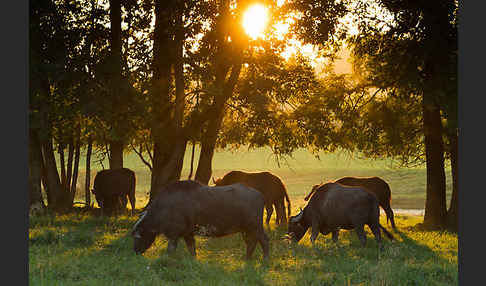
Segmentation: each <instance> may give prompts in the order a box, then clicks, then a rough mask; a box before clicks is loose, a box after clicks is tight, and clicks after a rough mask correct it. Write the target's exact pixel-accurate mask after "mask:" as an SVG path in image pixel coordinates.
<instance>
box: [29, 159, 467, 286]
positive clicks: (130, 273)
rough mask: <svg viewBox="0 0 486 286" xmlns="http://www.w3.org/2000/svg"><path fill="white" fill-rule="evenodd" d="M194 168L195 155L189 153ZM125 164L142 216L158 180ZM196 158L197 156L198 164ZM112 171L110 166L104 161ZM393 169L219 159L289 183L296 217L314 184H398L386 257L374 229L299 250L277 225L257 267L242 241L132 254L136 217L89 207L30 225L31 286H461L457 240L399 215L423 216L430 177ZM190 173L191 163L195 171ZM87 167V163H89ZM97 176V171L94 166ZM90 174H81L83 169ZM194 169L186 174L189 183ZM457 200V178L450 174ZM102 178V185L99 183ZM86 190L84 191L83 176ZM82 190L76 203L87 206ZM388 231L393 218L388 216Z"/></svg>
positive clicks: (227, 166)
mask: <svg viewBox="0 0 486 286" xmlns="http://www.w3.org/2000/svg"><path fill="white" fill-rule="evenodd" d="M186 155H187V157H186V160H187V162H188V161H189V156H190V154H186ZM125 158H126V159H125V165H126V166H127V167H129V168H132V169H133V170H135V172H136V175H137V208H140V207H143V206H144V205H145V202H146V200H147V196H146V195H147V192H148V190H149V182H150V174H149V172H148V169H147V168H146V167H145V166H144V165H143V164H142V163H141V162H140V160H139V159H138V158H137V157H136V156H135V155H134V154H127V156H126V157H125ZM196 158H197V157H196ZM103 164H104V166H105V167H106V166H107V163H106V162H104V163H103ZM390 164H391V163H390V161H386V160H382V161H367V160H352V159H350V158H349V157H346V156H345V155H342V154H341V155H339V154H328V155H324V154H323V155H322V156H321V160H320V161H319V160H317V159H315V158H314V157H313V156H312V155H311V154H309V153H307V152H305V151H299V152H297V153H296V154H295V156H294V158H292V159H288V161H287V163H283V162H281V165H280V168H279V167H278V165H277V163H276V162H275V160H274V159H273V158H272V157H271V155H270V152H269V151H267V150H256V151H251V152H239V153H232V152H218V153H216V154H215V158H214V163H213V166H214V170H213V173H214V175H215V176H216V177H218V176H221V175H223V174H224V173H226V172H227V171H229V170H233V169H241V170H248V171H259V170H270V171H272V172H273V173H275V174H277V175H279V176H280V177H281V178H282V179H283V181H284V182H285V184H286V186H287V188H288V192H289V195H290V198H291V200H292V213H294V214H295V213H296V212H297V211H298V209H299V207H302V206H304V201H303V197H304V196H305V194H306V193H307V192H308V191H309V190H310V187H311V186H312V185H313V184H316V183H319V182H321V181H323V180H334V179H337V178H339V177H341V176H345V175H353V176H372V175H377V176H380V177H382V178H384V179H385V180H386V181H388V182H389V184H390V186H391V189H392V194H393V201H392V208H393V209H395V211H396V216H395V217H396V218H395V220H396V223H397V227H398V230H399V231H398V232H394V231H392V234H393V235H394V237H395V240H394V241H390V240H388V239H387V238H384V245H385V249H384V251H383V252H381V253H380V252H379V251H378V248H377V244H376V241H375V240H374V237H373V236H372V234H371V232H370V230H369V229H368V228H367V227H365V230H366V232H367V237H368V240H367V245H366V247H364V248H362V247H361V246H360V244H359V241H358V238H357V236H356V234H355V233H354V232H353V231H341V234H340V237H339V242H338V244H335V243H333V242H332V240H331V236H330V235H327V236H322V235H320V236H319V237H318V239H317V243H316V247H315V248H313V247H312V246H311V243H310V240H309V236H310V234H309V233H307V234H306V235H305V236H304V238H303V239H302V240H301V242H300V243H299V244H297V245H295V244H289V243H288V241H287V240H285V239H284V237H285V232H286V229H285V227H280V228H279V227H276V226H275V225H274V218H272V220H271V225H270V227H266V228H265V231H266V233H267V235H268V236H269V237H270V256H271V258H270V260H269V261H268V262H266V263H264V262H262V252H261V248H260V247H259V246H257V248H256V250H255V253H254V256H253V259H252V260H250V261H245V260H243V257H244V254H245V244H244V242H243V239H242V237H241V235H239V234H236V235H232V236H227V237H223V238H204V237H196V250H197V258H196V259H192V258H191V257H190V255H189V253H188V252H187V249H186V247H185V244H184V243H183V241H180V242H179V247H178V249H177V251H176V254H175V256H174V257H169V256H168V255H167V254H166V247H167V241H166V240H165V238H164V237H158V238H157V239H156V241H155V243H154V245H153V246H152V247H151V248H149V249H148V250H147V252H146V253H145V254H144V255H143V256H140V255H139V256H137V255H135V254H134V252H133V249H132V247H133V240H132V238H131V237H130V231H131V228H132V226H133V224H134V223H135V221H136V220H137V216H129V215H120V216H118V217H100V216H97V215H93V214H92V213H90V212H87V211H86V210H83V209H78V210H77V211H75V212H73V213H71V214H66V215H58V216H51V215H45V216H39V217H31V218H30V222H29V250H28V251H29V284H30V285H457V284H458V278H457V274H458V263H457V254H458V238H457V234H453V233H449V232H443V231H427V230H422V229H421V228H420V227H419V223H420V222H422V220H423V217H422V216H416V215H407V214H405V213H406V212H404V211H400V209H416V210H420V209H423V207H424V202H425V200H424V199H425V170H424V169H423V168H416V169H403V168H402V169H397V168H393V167H390ZM186 166H188V164H186ZM80 167H82V168H84V162H80ZM93 167H95V170H93V174H92V176H94V174H95V173H96V171H97V169H101V168H100V166H99V165H98V164H96V165H94V166H93ZM81 170H82V169H81ZM187 174H188V168H185V169H184V171H183V178H186V177H187ZM446 175H447V181H448V198H449V196H450V174H449V173H447V174H446ZM92 178H93V177H92ZM78 187H79V188H80V190H84V173H83V172H82V171H81V174H80V180H79V185H78ZM83 196H84V194H83V192H82V191H79V192H78V198H77V199H76V201H84V199H83ZM380 220H381V223H382V224H383V225H384V226H385V227H387V228H388V229H389V230H391V227H390V226H389V225H388V226H387V225H386V218H385V217H384V215H382V216H381V218H380Z"/></svg>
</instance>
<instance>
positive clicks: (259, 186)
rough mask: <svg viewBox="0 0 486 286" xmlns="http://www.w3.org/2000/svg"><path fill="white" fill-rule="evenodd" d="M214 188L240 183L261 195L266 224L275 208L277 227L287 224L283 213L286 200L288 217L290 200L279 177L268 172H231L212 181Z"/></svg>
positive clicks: (285, 215)
mask: <svg viewBox="0 0 486 286" xmlns="http://www.w3.org/2000/svg"><path fill="white" fill-rule="evenodd" d="M213 182H214V184H215V185H216V186H224V185H230V184H235V183H242V184H244V185H246V186H249V187H252V188H254V189H256V190H257V191H260V192H261V193H262V194H263V197H264V199H265V209H266V210H267V218H266V224H269V223H270V217H271V216H272V213H273V206H275V212H276V215H277V217H276V220H275V221H276V222H277V224H278V225H280V224H286V223H287V214H286V213H285V201H284V200H287V211H288V217H290V199H289V196H288V194H287V189H286V188H285V185H284V184H283V182H282V180H280V178H279V177H277V176H275V175H273V174H272V173H270V172H258V173H247V172H242V171H231V172H229V173H227V174H226V175H224V176H223V177H222V178H220V179H216V180H214V178H213Z"/></svg>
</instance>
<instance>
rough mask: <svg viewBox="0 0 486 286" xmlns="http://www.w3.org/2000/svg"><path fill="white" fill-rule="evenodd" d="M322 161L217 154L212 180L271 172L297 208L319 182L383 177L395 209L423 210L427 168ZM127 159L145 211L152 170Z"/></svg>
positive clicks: (329, 157) (304, 155) (339, 157)
mask: <svg viewBox="0 0 486 286" xmlns="http://www.w3.org/2000/svg"><path fill="white" fill-rule="evenodd" d="M319 156H320V160H318V159H316V158H315V157H314V156H313V155H312V154H311V153H309V152H308V151H306V150H299V151H297V152H295V153H294V155H293V157H292V158H287V159H286V160H284V161H281V162H280V166H279V165H278V164H277V162H276V160H275V158H274V157H273V155H272V154H271V152H270V150H269V149H267V148H265V149H264V148H262V149H256V150H250V151H248V150H246V149H244V150H239V151H238V152H231V151H220V152H216V153H215V155H214V159H213V176H214V177H220V176H223V175H224V174H225V173H226V172H229V171H231V170H244V171H252V172H253V171H270V172H273V173H274V174H276V175H278V176H279V177H280V178H282V180H283V182H284V183H285V185H286V186H287V191H288V193H289V196H290V199H291V200H292V202H293V203H294V204H293V207H298V206H302V205H303V203H304V201H303V198H304V197H305V195H306V194H307V193H308V192H309V191H310V189H311V187H312V186H313V185H315V184H318V183H320V182H323V181H327V180H335V179H339V178H340V177H343V176H379V177H381V178H383V179H384V180H385V181H387V182H388V184H389V185H390V187H391V190H392V203H391V206H392V208H393V209H418V210H420V209H423V208H424V207H425V186H426V173H425V167H421V168H398V167H397V164H396V163H395V164H393V162H392V161H390V160H363V159H356V158H352V157H350V156H349V155H347V154H344V153H333V154H325V153H322V154H319ZM190 157H191V154H190V148H188V151H187V152H186V156H185V162H184V168H183V171H182V178H181V179H186V178H187V176H188V174H189V169H190ZM197 158H198V150H197V149H196V156H195V164H194V165H195V166H194V169H195V168H196V167H197ZM83 159H84V156H83ZM94 159H96V158H94ZM94 159H93V160H94ZM124 160H125V161H124V165H125V166H126V167H128V168H130V169H132V170H134V171H135V173H136V177H137V185H136V196H137V208H139V207H143V206H145V204H146V202H147V201H148V192H149V190H150V171H149V169H148V168H147V167H146V166H145V165H144V164H143V163H142V161H141V160H140V159H139V158H138V156H137V155H136V154H135V153H128V154H126V155H125V157H124ZM79 166H80V174H79V179H78V189H79V190H78V192H77V196H76V200H75V201H79V202H84V185H85V184H84V180H85V179H84V177H85V171H84V168H85V162H84V160H81V161H80V165H79ZM102 166H104V168H108V166H109V165H108V162H107V160H105V161H103V165H101V164H100V163H98V162H92V167H91V185H92V184H93V180H94V176H95V175H96V172H97V171H98V170H101V169H103V167H102ZM194 172H195V171H194ZM210 183H212V182H210ZM446 183H447V203H449V200H450V195H451V186H452V185H451V175H450V169H448V170H446ZM93 200H94V197H93V196H92V201H93Z"/></svg>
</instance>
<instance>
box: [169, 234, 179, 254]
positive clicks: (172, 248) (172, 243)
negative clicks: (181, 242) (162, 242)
mask: <svg viewBox="0 0 486 286" xmlns="http://www.w3.org/2000/svg"><path fill="white" fill-rule="evenodd" d="M177 241H178V239H177V238H175V239H169V243H168V245H167V253H168V254H169V255H173V254H174V253H175V250H176V248H177Z"/></svg>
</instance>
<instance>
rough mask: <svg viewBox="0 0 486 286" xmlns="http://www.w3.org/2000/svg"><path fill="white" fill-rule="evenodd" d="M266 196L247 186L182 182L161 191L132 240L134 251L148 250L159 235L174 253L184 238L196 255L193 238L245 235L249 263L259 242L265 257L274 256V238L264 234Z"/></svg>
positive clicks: (140, 221) (143, 217) (171, 184)
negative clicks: (270, 240) (216, 185)
mask: <svg viewBox="0 0 486 286" xmlns="http://www.w3.org/2000/svg"><path fill="white" fill-rule="evenodd" d="M263 203H264V201H263V195H262V194H261V193H260V192H258V191H256V190H255V189H252V188H250V187H247V186H245V185H243V184H234V185H229V186H222V187H209V186H206V185H202V184H200V183H198V182H196V181H177V182H173V183H170V184H168V185H166V186H164V187H162V188H161V189H160V190H159V191H158V192H157V195H156V197H155V198H154V200H153V201H152V202H151V203H150V205H149V206H148V208H147V209H146V211H145V212H143V213H142V216H141V217H140V219H139V220H138V221H137V222H136V223H135V225H134V227H133V230H132V236H133V238H134V246H133V248H134V251H135V253H137V254H141V253H143V252H145V250H147V249H148V248H149V247H150V246H151V245H152V243H153V242H154V240H155V238H156V236H157V235H159V234H163V235H164V236H165V237H167V239H168V240H169V243H168V246H167V252H168V253H169V254H172V253H173V252H174V251H175V249H176V248H177V242H178V240H179V238H181V237H182V238H184V241H185V243H186V246H187V249H188V250H189V252H190V253H191V254H192V255H193V256H196V245H195V240H194V235H202V236H209V237H221V236H225V235H229V234H233V233H238V232H241V233H242V234H243V238H244V240H245V242H246V258H247V259H250V258H251V256H252V254H253V251H254V250H255V247H256V244H257V242H258V243H260V245H261V247H262V250H263V257H264V259H266V258H268V255H269V239H268V237H267V235H266V234H265V232H264V231H263Z"/></svg>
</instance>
